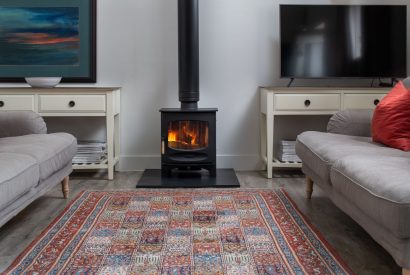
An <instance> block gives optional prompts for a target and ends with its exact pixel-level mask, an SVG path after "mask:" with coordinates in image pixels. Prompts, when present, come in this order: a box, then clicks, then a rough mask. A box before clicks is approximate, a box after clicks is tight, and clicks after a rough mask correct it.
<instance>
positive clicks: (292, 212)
mask: <svg viewBox="0 0 410 275" xmlns="http://www.w3.org/2000/svg"><path fill="white" fill-rule="evenodd" d="M6 272H7V273H12V274H22V273H24V274H46V273H47V274H60V273H63V274H350V273H351V271H350V270H349V268H348V267H347V266H346V265H345V264H344V263H343V262H342V261H341V260H340V259H339V257H337V256H336V254H335V252H333V250H332V249H331V248H330V247H329V245H328V244H327V242H326V241H325V240H324V239H323V238H322V237H321V236H320V234H319V233H317V232H316V231H315V230H313V229H312V226H310V225H309V223H308V222H307V221H306V219H305V218H304V217H303V216H302V214H301V213H300V212H299V211H298V210H297V208H296V206H295V205H294V203H293V202H292V201H291V200H290V198H289V197H288V195H287V194H286V193H285V192H284V191H283V190H278V191H271V190H251V189H241V190H239V189H237V190H198V191H197V190H195V191H179V190H177V191H175V190H174V191H145V190H141V191H127V192H126V191H120V192H119V191H114V192H94V191H86V192H83V193H82V194H80V196H79V197H78V198H77V199H75V200H74V201H73V202H72V203H71V204H70V206H68V207H67V208H66V209H65V210H64V211H63V213H62V214H61V215H60V216H59V217H58V218H57V219H56V220H55V221H54V222H53V223H52V224H51V225H50V226H49V227H48V228H47V229H46V230H45V231H44V232H43V233H42V234H41V235H40V236H39V237H38V238H37V240H35V241H34V242H33V243H32V244H31V245H30V246H29V247H28V248H27V249H26V250H25V251H24V252H23V253H22V254H21V255H20V256H19V257H18V258H17V259H16V260H15V261H14V263H13V264H12V265H11V266H10V267H9V268H8V270H7V271H6Z"/></svg>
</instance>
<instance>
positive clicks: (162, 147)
mask: <svg viewBox="0 0 410 275" xmlns="http://www.w3.org/2000/svg"><path fill="white" fill-rule="evenodd" d="M161 154H162V155H165V138H164V137H162V138H161Z"/></svg>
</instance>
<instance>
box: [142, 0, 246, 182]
mask: <svg viewBox="0 0 410 275" xmlns="http://www.w3.org/2000/svg"><path fill="white" fill-rule="evenodd" d="M198 38H199V32H198V0H178V44H179V45H178V46H179V56H178V61H179V101H180V102H181V108H174V109H161V110H160V112H161V168H162V169H161V171H160V170H155V169H147V170H145V172H144V174H143V175H142V177H141V179H140V180H139V182H138V184H137V187H138V188H170V187H172V188H174V187H178V188H180V187H186V188H198V187H222V188H225V187H239V186H240V185H239V181H238V178H237V177H236V174H235V171H234V170H233V169H218V170H217V169H216V112H217V111H218V110H217V109H215V108H212V109H202V108H198V101H199V39H198ZM206 170H208V171H209V173H208V172H206ZM197 171H198V172H197Z"/></svg>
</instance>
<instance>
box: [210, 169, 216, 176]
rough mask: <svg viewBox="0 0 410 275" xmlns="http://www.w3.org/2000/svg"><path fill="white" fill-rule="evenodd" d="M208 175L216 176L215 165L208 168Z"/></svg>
mask: <svg viewBox="0 0 410 275" xmlns="http://www.w3.org/2000/svg"><path fill="white" fill-rule="evenodd" d="M209 175H210V176H211V177H216V167H212V168H211V169H209Z"/></svg>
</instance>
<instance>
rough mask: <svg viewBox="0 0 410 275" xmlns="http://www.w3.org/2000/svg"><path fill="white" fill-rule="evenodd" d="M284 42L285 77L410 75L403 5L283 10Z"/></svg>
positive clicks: (283, 68)
mask: <svg viewBox="0 0 410 275" xmlns="http://www.w3.org/2000/svg"><path fill="white" fill-rule="evenodd" d="M280 37H281V75H282V77H286V78H333V77H335V78H337V77H346V78H355V77H358V78H379V77H380V78H401V77H406V75H407V66H406V64H407V58H406V53H407V43H406V42H407V7H406V6H404V5H403V6H398V5H394V6H391V5H383V6H381V5H378V6H376V5H361V6H358V5H354V6H353V5H281V6H280Z"/></svg>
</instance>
